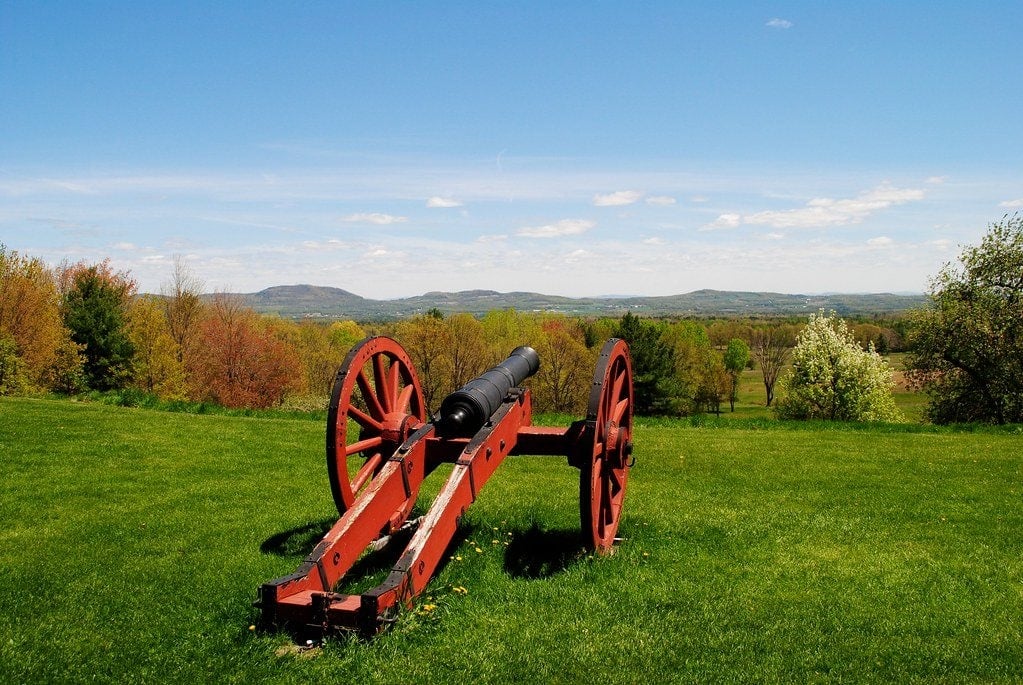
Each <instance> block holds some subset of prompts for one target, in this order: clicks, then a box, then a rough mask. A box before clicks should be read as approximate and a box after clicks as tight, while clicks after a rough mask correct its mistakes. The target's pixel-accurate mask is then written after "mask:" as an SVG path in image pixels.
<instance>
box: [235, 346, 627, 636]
mask: <svg viewBox="0 0 1023 685" xmlns="http://www.w3.org/2000/svg"><path fill="white" fill-rule="evenodd" d="M539 365H540V360H539V357H538V355H537V353H536V351H535V350H533V349H532V348H530V347H519V348H516V349H515V350H514V351H513V352H512V353H511V354H510V355H509V357H508V358H507V359H506V360H505V361H503V362H501V363H500V364H498V365H497V366H495V367H493V368H492V369H490V370H489V371H487V372H486V373H484V374H482V375H481V376H479V377H478V378H475V379H474V380H472V381H470V382H468V383H467V384H465V385H464V386H462V387H461V388H460V389H458V390H456V391H455V392H453V393H452V394H451V395H449V396H447V397H446V398H444V400H443V402H442V403H441V406H440V409H439V411H437V413H436V414H435V415H433V416H432V417H428V416H427V408H426V404H425V401H424V398H423V392H422V389H421V386H420V383H419V379H418V377H417V376H416V371H415V368H414V367H413V364H412V361H411V359H410V357H409V355H408V353H407V352H406V351H405V350H404V349H403V348H402V347H401V345H400V344H399V343H398V342H396V341H395V340H393V339H391V338H387V337H370V338H366V339H365V340H363V341H362V342H360V343H359V344H357V345H356V346H355V347H354V348H352V350H351V351H350V352H349V353H348V355H347V357H346V358H345V360H344V362H343V363H342V364H341V367H340V368H339V369H338V372H337V374H336V376H335V379H334V385H333V390H332V392H331V397H330V405H329V409H328V412H327V440H326V451H327V474H328V477H329V480H330V489H331V494H332V495H333V498H334V503H335V504H336V506H337V510H338V513H339V514H340V518H339V519H338V521H337V523H335V524H334V525H333V527H331V529H330V530H329V531H328V532H327V533H326V534H325V535H324V536H323V538H322V540H320V542H319V543H318V544H317V545H316V546H315V548H314V549H313V551H312V552H311V553H310V554H309V555H308V556H307V557H306V558H305V559H304V560H303V561H302V563H301V564H300V565H299V567H298V569H297V570H296V571H295V572H294V573H292V574H290V575H287V576H284V577H282V578H277V579H276V580H272V581H270V582H267V583H264V584H263V585H262V586H260V588H259V591H258V599H257V601H256V602H255V606H256V607H257V608H259V610H260V620H261V624H262V625H263V626H265V627H273V628H282V629H287V630H291V631H293V632H296V633H302V634H308V633H310V632H313V633H319V634H324V633H328V632H333V631H341V630H353V631H358V632H360V633H363V634H366V635H371V634H374V633H376V632H378V631H379V630H380V629H382V628H383V627H385V626H386V625H388V624H389V623H392V622H393V621H394V620H395V618H396V616H397V614H398V612H399V611H400V610H401V609H402V608H405V607H409V606H411V605H412V603H413V601H414V599H415V597H416V596H417V595H419V594H420V593H421V592H422V591H423V589H424V588H425V587H426V586H427V584H428V583H429V581H430V579H431V577H432V576H433V574H434V572H435V571H436V570H437V568H438V566H439V565H440V563H441V561H442V559H443V556H444V553H445V551H446V550H447V548H448V547H449V545H450V544H451V542H452V540H453V539H454V538H455V535H456V534H457V530H458V525H459V522H460V520H461V517H462V516H463V515H464V514H465V511H466V509H467V508H468V507H469V505H471V504H472V503H473V502H474V501H475V500H476V498H477V496H478V494H479V492H480V490H481V489H482V488H483V486H484V485H485V484H486V482H487V480H488V479H489V478H490V476H491V475H493V473H494V472H495V470H496V469H497V467H498V466H499V465H500V464H501V462H502V461H503V460H504V458H505V457H508V456H514V455H540V456H562V457H567V460H568V464H569V465H570V466H572V467H575V468H577V469H579V512H580V520H581V523H582V543H583V544H584V545H585V546H586V547H588V548H589V549H591V550H593V551H595V552H596V553H598V554H608V553H610V552H611V551H612V550H613V548H614V545H615V542H616V535H617V532H618V527H619V521H620V519H621V512H622V504H623V502H624V497H625V486H626V481H627V479H628V475H629V469H630V467H631V466H632V464H633V456H632V451H633V445H632V412H633V404H634V402H633V388H632V365H631V361H630V357H629V350H628V345H627V344H626V343H625V342H624V341H623V340H619V339H615V338H612V339H610V340H608V341H607V342H606V343H605V344H604V346H603V348H602V349H601V352H600V356H599V357H598V361H597V365H596V369H595V371H594V374H593V383H592V386H591V389H590V395H589V403H588V405H587V412H586V417H585V418H584V419H580V420H577V421H574V422H572V423H571V425H569V426H567V427H563V428H559V427H547V426H534V425H532V400H531V395H530V392H529V390H528V389H527V388H523V387H521V385H522V384H523V382H524V381H525V380H526V379H527V378H528V377H529V376H531V375H533V374H535V373H536V371H537V370H538V369H539ZM443 463H450V464H454V466H453V469H452V471H451V474H450V475H449V476H448V479H447V481H446V483H445V484H444V485H443V487H442V488H441V490H440V492H439V494H438V495H437V497H436V498H435V499H434V500H433V503H432V505H431V506H430V508H429V510H428V511H427V512H426V513H425V514H424V515H423V516H421V517H419V518H418V519H415V520H413V521H409V520H408V519H409V516H410V515H411V512H412V509H413V507H414V505H415V503H416V498H417V496H418V493H419V489H420V485H421V484H422V482H423V480H424V479H425V478H426V477H427V476H428V475H429V474H430V473H431V472H433V471H434V469H436V467H437V466H438V465H440V464H443ZM398 532H404V533H405V535H404V536H398V535H395V534H396V533H398ZM405 537H408V542H407V545H406V547H405V549H404V551H403V552H402V553H401V555H400V557H399V558H398V560H397V562H396V563H395V564H394V566H393V568H392V570H391V571H390V573H389V574H388V575H387V577H386V579H385V580H384V581H383V582H382V583H381V584H380V585H378V586H377V587H375V588H372V589H370V590H367V591H364V592H362V593H361V594H346V593H343V592H336V591H335V588H336V587H337V586H338V584H339V581H341V580H342V578H343V577H344V576H345V574H346V573H347V572H348V571H350V570H351V569H352V567H353V566H354V565H355V563H356V562H357V561H358V560H359V558H360V557H361V556H362V555H363V554H364V552H366V550H368V549H380V548H381V547H383V546H384V545H385V544H387V543H388V542H391V541H393V539H399V538H401V539H404V538H405Z"/></svg>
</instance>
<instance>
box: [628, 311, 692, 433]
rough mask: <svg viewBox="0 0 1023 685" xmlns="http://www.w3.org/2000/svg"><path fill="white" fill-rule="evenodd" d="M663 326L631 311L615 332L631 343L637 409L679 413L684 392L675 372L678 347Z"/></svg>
mask: <svg viewBox="0 0 1023 685" xmlns="http://www.w3.org/2000/svg"><path fill="white" fill-rule="evenodd" d="M664 328H665V327H664V326H663V325H659V324H657V323H655V322H653V321H649V320H647V319H641V318H639V317H638V316H635V315H634V314H632V313H626V314H625V316H623V317H622V320H621V321H620V322H619V323H618V330H617V331H616V336H617V337H619V338H621V339H622V340H624V341H625V342H627V343H628V344H629V355H630V356H631V357H632V387H633V390H634V392H635V413H637V414H640V415H673V414H675V415H677V414H679V413H682V412H683V411H684V406H683V404H684V402H685V392H684V388H683V387H682V384H681V383H680V382H679V376H678V374H677V373H676V372H675V350H674V349H673V348H672V346H671V344H670V343H669V342H668V341H667V340H666V339H665V335H664Z"/></svg>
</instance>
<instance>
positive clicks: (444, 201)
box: [426, 195, 462, 209]
mask: <svg viewBox="0 0 1023 685" xmlns="http://www.w3.org/2000/svg"><path fill="white" fill-rule="evenodd" d="M426 206H427V207H430V208H435V207H439V208H443V209H446V208H448V207H461V206H462V203H461V202H459V201H458V200H455V199H453V198H450V197H438V196H436V195H435V196H433V197H431V198H430V199H429V200H427V201H426Z"/></svg>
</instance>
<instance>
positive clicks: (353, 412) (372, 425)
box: [348, 406, 384, 431]
mask: <svg viewBox="0 0 1023 685" xmlns="http://www.w3.org/2000/svg"><path fill="white" fill-rule="evenodd" d="M348 416H350V417H351V418H352V419H354V420H355V422H356V423H358V424H359V425H360V426H362V427H363V428H369V429H371V430H375V431H382V430H383V429H384V424H382V423H380V422H379V421H377V420H376V419H374V418H373V417H372V416H370V415H369V414H367V413H366V412H364V411H362V410H361V409H359V408H358V407H356V406H350V407H348Z"/></svg>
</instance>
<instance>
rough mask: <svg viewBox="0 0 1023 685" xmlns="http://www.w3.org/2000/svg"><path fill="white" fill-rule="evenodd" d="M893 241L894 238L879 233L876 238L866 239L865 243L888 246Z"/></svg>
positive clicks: (874, 245)
mask: <svg viewBox="0 0 1023 685" xmlns="http://www.w3.org/2000/svg"><path fill="white" fill-rule="evenodd" d="M894 242H895V241H894V240H892V239H891V238H889V237H888V236H886V235H879V236H877V237H876V238H871V239H870V240H868V241H867V245H870V246H871V247H888V246H889V245H891V244H892V243H894Z"/></svg>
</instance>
